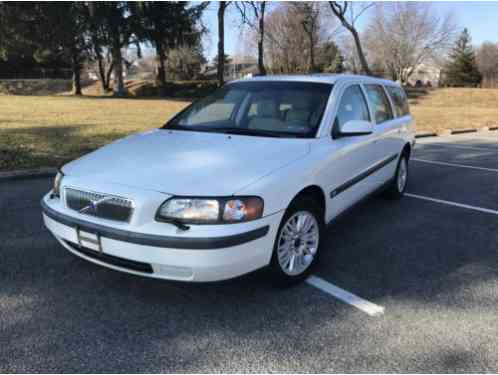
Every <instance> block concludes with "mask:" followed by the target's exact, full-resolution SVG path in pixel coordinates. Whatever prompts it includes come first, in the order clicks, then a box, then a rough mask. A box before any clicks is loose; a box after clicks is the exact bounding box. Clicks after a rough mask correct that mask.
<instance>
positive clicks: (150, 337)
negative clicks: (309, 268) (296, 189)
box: [0, 132, 498, 373]
mask: <svg viewBox="0 0 498 375" xmlns="http://www.w3.org/2000/svg"><path fill="white" fill-rule="evenodd" d="M497 133H498V132H497ZM412 157H413V160H412V161H411V163H410V179H409V185H408V190H407V191H408V192H409V194H408V196H406V197H405V198H403V199H402V200H401V201H399V202H398V201H396V202H393V201H388V200H384V199H383V198H380V197H374V198H372V199H370V200H368V201H367V202H365V203H364V204H362V205H360V206H358V207H357V208H355V209H354V210H352V211H351V212H350V213H349V214H347V215H345V216H343V217H342V218H341V219H340V220H338V221H337V222H336V223H335V224H334V225H333V226H332V227H331V228H330V229H329V230H328V238H327V246H326V251H325V252H324V253H323V254H322V259H321V263H320V265H319V266H318V267H317V269H316V272H315V275H314V276H315V279H314V280H315V281H317V280H318V281H319V282H323V284H320V285H325V287H324V289H325V290H322V289H319V288H317V287H315V286H314V285H312V284H315V285H316V284H317V283H316V282H315V283H313V282H311V283H305V284H302V285H299V286H297V287H293V288H290V289H285V290H281V289H276V288H273V287H271V286H269V280H268V279H267V278H266V276H265V274H264V273H255V274H252V275H249V276H247V277H244V278H239V279H236V280H232V281H229V282H224V283H216V284H205V285H191V284H179V283H171V282H166V281H159V280H153V279H144V278H140V277H135V276H131V275H127V274H122V273H119V272H115V271H112V270H109V269H105V268H102V267H99V266H96V265H93V264H90V263H88V262H86V261H83V260H80V259H79V258H76V257H75V256H73V255H71V254H70V253H69V252H67V251H66V250H64V249H63V248H62V247H61V246H60V245H59V244H58V243H57V242H56V241H55V239H53V238H52V236H51V235H50V234H49V232H48V231H47V230H46V229H45V228H44V227H43V224H42V220H41V213H40V207H39V200H40V198H41V196H42V194H44V193H45V192H46V191H48V189H49V187H50V180H49V179H34V180H20V181H11V182H0V213H1V217H0V372H131V373H133V372H498V134H496V133H494V132H490V133H477V134H468V135H454V136H448V137H438V138H427V139H420V140H419V141H418V144H417V146H416V150H415V152H414V154H413V156H412ZM331 286H332V287H339V288H342V289H343V290H345V291H347V292H349V293H353V294H354V296H355V297H354V298H358V300H359V301H360V303H359V304H357V305H358V306H359V307H360V308H357V307H355V306H353V305H351V304H348V303H345V302H344V301H342V300H341V299H339V298H337V297H336V296H334V295H331V294H330V293H329V292H328V291H327V290H328V289H330V288H329V287H331ZM360 298H361V300H360ZM367 301H368V302H367ZM363 302H364V303H371V304H373V306H376V307H378V308H379V309H380V310H379V311H383V312H382V313H380V312H379V311H377V313H375V314H368V313H367V312H368V308H367V309H364V308H362V303H363ZM353 303H354V301H353Z"/></svg>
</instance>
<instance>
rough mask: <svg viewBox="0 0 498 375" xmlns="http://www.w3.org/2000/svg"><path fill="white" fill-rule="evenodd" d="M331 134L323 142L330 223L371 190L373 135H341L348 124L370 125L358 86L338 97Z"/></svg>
mask: <svg viewBox="0 0 498 375" xmlns="http://www.w3.org/2000/svg"><path fill="white" fill-rule="evenodd" d="M339 98H340V99H339V100H338V101H337V103H338V104H337V107H336V111H335V118H334V120H333V125H332V129H331V134H330V135H329V139H328V142H327V146H326V147H328V152H327V153H328V155H329V156H328V158H327V159H326V163H325V171H324V172H323V175H324V181H325V183H326V184H327V186H328V192H327V194H328V199H330V202H329V203H330V204H329V205H328V207H330V209H328V211H327V216H328V217H327V219H328V220H330V219H332V218H333V217H335V216H336V215H337V214H339V213H340V212H342V211H344V210H345V209H346V208H348V207H350V206H351V205H353V204H354V203H355V202H357V201H359V200H360V199H361V198H363V197H364V196H365V195H367V194H368V193H369V192H371V191H372V190H373V189H374V185H373V184H372V182H371V180H370V168H371V167H372V166H373V165H375V163H376V162H377V157H376V154H375V141H376V134H375V133H374V132H372V133H370V134H354V135H353V134H348V135H345V134H341V128H342V126H343V125H344V124H345V123H347V122H348V121H368V122H371V120H372V119H371V114H370V111H369V108H368V104H367V99H366V95H365V93H364V91H363V88H362V87H361V85H360V84H359V83H354V84H349V85H347V86H346V87H344V88H343V91H342V93H341V94H340V95H339Z"/></svg>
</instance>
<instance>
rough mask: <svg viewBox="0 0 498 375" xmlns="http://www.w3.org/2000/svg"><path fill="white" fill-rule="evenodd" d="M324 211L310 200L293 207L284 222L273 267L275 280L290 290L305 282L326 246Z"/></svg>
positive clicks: (277, 242) (274, 252) (305, 199)
mask: <svg viewBox="0 0 498 375" xmlns="http://www.w3.org/2000/svg"><path fill="white" fill-rule="evenodd" d="M323 233H324V222H323V211H322V210H321V209H320V207H319V205H318V204H317V203H316V202H315V201H314V200H313V199H310V198H308V197H304V198H301V199H299V200H297V201H296V202H294V203H292V204H291V205H290V206H289V208H288V209H287V211H286V212H285V214H284V217H283V218H282V221H281V223H280V226H279V229H278V233H277V237H276V239H275V244H274V246H273V255H272V259H271V263H270V271H271V274H272V278H273V280H274V281H275V282H276V283H277V284H278V285H280V286H289V285H293V284H296V283H298V282H301V281H303V280H304V279H306V278H307V277H308V276H309V274H310V272H311V271H312V269H313V267H314V266H315V264H316V263H317V260H318V256H319V254H320V247H321V245H322V243H323Z"/></svg>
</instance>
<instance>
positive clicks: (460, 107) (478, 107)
mask: <svg viewBox="0 0 498 375" xmlns="http://www.w3.org/2000/svg"><path fill="white" fill-rule="evenodd" d="M409 96H412V95H410V94H409ZM410 110H411V112H412V115H413V117H414V118H415V121H416V123H417V132H439V131H441V130H444V129H468V128H481V127H484V126H496V125H498V90H493V89H472V88H442V89H434V90H430V91H428V92H427V93H426V94H422V95H419V96H418V97H416V98H412V99H410Z"/></svg>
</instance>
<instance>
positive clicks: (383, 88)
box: [380, 85, 398, 121]
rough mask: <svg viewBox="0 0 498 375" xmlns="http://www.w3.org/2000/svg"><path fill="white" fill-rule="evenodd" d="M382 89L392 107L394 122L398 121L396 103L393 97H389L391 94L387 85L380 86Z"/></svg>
mask: <svg viewBox="0 0 498 375" xmlns="http://www.w3.org/2000/svg"><path fill="white" fill-rule="evenodd" d="M380 86H381V87H382V90H383V91H384V95H385V96H386V98H387V100H388V101H389V106H390V107H391V113H392V115H393V118H392V119H391V121H392V120H396V118H398V115H397V114H396V108H395V107H394V102H393V98H391V95H389V92H388V91H387V87H386V85H380Z"/></svg>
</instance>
